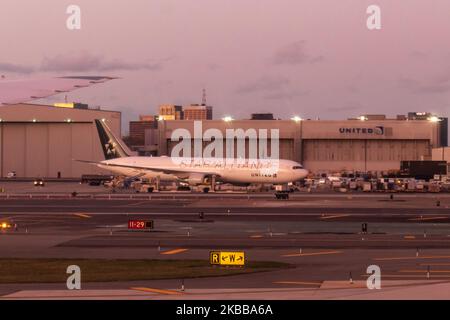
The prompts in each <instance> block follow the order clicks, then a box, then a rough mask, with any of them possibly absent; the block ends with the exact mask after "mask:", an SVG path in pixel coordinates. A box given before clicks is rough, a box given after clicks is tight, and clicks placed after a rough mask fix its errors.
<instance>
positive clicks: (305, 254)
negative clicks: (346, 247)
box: [282, 251, 342, 257]
mask: <svg viewBox="0 0 450 320" xmlns="http://www.w3.org/2000/svg"><path fill="white" fill-rule="evenodd" d="M337 253H342V251H320V252H308V253H291V254H285V255H282V257H306V256H320V255H326V254H337Z"/></svg>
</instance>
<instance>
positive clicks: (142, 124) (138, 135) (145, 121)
mask: <svg viewBox="0 0 450 320" xmlns="http://www.w3.org/2000/svg"><path fill="white" fill-rule="evenodd" d="M139 120H140V121H130V145H131V146H133V147H134V146H143V145H144V144H145V130H147V129H155V128H156V127H157V121H155V117H154V116H139Z"/></svg>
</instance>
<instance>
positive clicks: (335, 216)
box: [320, 214, 350, 220]
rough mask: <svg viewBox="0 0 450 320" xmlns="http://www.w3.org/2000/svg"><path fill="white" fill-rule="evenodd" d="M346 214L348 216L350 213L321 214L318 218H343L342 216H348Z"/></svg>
mask: <svg viewBox="0 0 450 320" xmlns="http://www.w3.org/2000/svg"><path fill="white" fill-rule="evenodd" d="M348 216H350V215H349V214H335V215H332V216H321V217H320V219H322V220H326V219H335V218H343V217H348Z"/></svg>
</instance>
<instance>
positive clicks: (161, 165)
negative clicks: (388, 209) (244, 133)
mask: <svg viewBox="0 0 450 320" xmlns="http://www.w3.org/2000/svg"><path fill="white" fill-rule="evenodd" d="M95 123H96V126H97V130H98V134H99V137H100V142H101V144H102V148H103V152H104V155H105V159H106V160H104V161H101V162H92V161H84V160H78V161H81V162H87V163H91V164H96V165H97V166H98V167H100V168H103V169H107V170H110V171H112V172H115V173H116V174H118V175H121V176H125V177H140V178H148V179H160V181H183V182H186V183H188V184H189V185H200V184H204V183H206V181H212V179H214V180H215V181H221V182H225V183H232V184H251V183H259V184H261V183H268V184H269V183H270V184H286V183H289V182H294V181H298V180H301V179H303V178H305V177H306V176H307V174H308V171H307V170H305V169H304V168H303V166H302V165H301V164H299V163H297V162H295V161H291V160H277V161H274V160H255V161H251V160H247V161H245V163H242V164H238V163H237V162H233V163H229V162H226V161H223V160H221V159H215V158H201V159H199V158H172V157H165V156H162V157H135V156H130V155H129V154H128V153H127V151H126V150H127V148H126V147H125V144H124V143H123V141H121V140H120V139H118V138H117V137H115V136H114V134H113V133H112V131H111V130H110V129H109V127H108V125H107V124H106V123H105V121H103V120H95Z"/></svg>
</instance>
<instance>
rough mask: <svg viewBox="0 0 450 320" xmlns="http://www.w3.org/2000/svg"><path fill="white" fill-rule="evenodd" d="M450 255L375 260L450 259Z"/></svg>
mask: <svg viewBox="0 0 450 320" xmlns="http://www.w3.org/2000/svg"><path fill="white" fill-rule="evenodd" d="M449 258H450V256H422V257H421V256H419V257H415V256H414V257H389V258H373V260H375V261H389V260H417V259H449Z"/></svg>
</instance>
